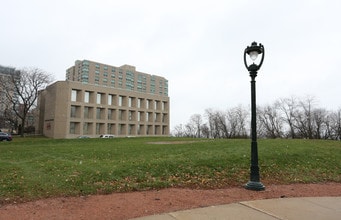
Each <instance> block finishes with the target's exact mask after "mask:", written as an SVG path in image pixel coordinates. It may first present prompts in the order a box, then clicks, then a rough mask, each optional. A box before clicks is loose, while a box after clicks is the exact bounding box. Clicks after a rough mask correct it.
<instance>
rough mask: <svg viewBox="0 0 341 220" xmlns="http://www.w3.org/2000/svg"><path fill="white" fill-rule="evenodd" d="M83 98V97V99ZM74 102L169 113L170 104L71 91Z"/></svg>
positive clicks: (91, 92)
mask: <svg viewBox="0 0 341 220" xmlns="http://www.w3.org/2000/svg"><path fill="white" fill-rule="evenodd" d="M82 96H83V97H82ZM95 97H96V99H95ZM71 101H72V102H84V103H94V104H101V105H114V106H120V107H122V106H124V107H133V108H144V109H154V110H161V111H167V110H168V102H166V101H161V100H152V99H144V98H136V97H130V96H122V95H114V94H106V93H98V92H96V93H95V92H93V91H84V92H83V91H81V90H75V89H73V90H71Z"/></svg>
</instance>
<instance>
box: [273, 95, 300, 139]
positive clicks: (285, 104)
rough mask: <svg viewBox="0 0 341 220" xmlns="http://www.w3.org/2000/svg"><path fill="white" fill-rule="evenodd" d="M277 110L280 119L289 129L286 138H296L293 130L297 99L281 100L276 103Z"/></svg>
mask: <svg viewBox="0 0 341 220" xmlns="http://www.w3.org/2000/svg"><path fill="white" fill-rule="evenodd" d="M276 106H277V108H278V109H279V110H280V111H281V112H282V119H283V120H284V121H285V122H286V123H287V125H288V127H289V132H288V136H289V137H291V138H296V129H295V115H296V111H297V106H298V103H297V98H296V97H293V96H292V97H291V98H281V99H279V101H277V102H276Z"/></svg>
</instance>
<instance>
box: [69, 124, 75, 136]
mask: <svg viewBox="0 0 341 220" xmlns="http://www.w3.org/2000/svg"><path fill="white" fill-rule="evenodd" d="M70 134H76V123H75V122H70Z"/></svg>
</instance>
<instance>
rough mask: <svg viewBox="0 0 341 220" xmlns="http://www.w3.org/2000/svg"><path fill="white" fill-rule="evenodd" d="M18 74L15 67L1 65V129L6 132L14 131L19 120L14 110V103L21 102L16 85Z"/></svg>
mask: <svg viewBox="0 0 341 220" xmlns="http://www.w3.org/2000/svg"><path fill="white" fill-rule="evenodd" d="M18 74H19V71H17V70H16V69H15V68H11V67H5V66H1V65H0V130H3V131H6V132H12V130H13V129H14V128H15V126H16V125H15V123H14V122H15V121H18V119H17V116H16V114H15V113H14V111H13V103H16V102H19V99H18V93H17V92H16V90H15V86H14V83H15V81H16V80H18V79H17V78H16V77H17V75H18Z"/></svg>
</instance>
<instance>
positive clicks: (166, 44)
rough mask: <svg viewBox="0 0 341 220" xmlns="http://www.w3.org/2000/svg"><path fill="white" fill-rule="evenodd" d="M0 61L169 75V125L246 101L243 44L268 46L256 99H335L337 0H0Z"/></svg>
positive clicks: (332, 102) (59, 75)
mask: <svg viewBox="0 0 341 220" xmlns="http://www.w3.org/2000/svg"><path fill="white" fill-rule="evenodd" d="M0 3H1V4H0V5H1V18H0V27H1V34H0V65H3V66H12V67H16V68H23V67H38V68H40V69H43V70H45V71H46V72H48V73H51V74H53V75H54V77H55V79H56V80H64V79H65V70H66V69H67V68H68V67H70V66H72V65H74V62H75V60H83V59H88V60H92V61H97V62H100V63H105V64H109V65H113V66H121V65H123V64H129V65H133V66H135V67H136V69H137V70H138V71H140V72H144V73H149V74H154V75H160V76H163V77H165V78H166V79H168V80H169V96H170V100H171V127H172V128H173V127H174V126H175V125H178V124H181V123H182V124H185V123H187V122H188V120H189V118H190V116H191V115H193V114H196V113H197V114H203V113H204V110H205V109H207V108H213V109H220V110H225V109H227V108H231V107H235V106H238V105H243V106H246V107H248V105H249V104H250V77H249V74H248V72H247V70H246V69H245V66H244V63H243V52H244V49H245V47H246V46H248V45H250V44H251V42H252V41H257V42H259V43H262V44H263V45H264V47H265V52H266V53H265V59H264V63H263V66H262V68H261V70H260V71H259V73H258V76H257V78H256V81H257V104H259V105H265V104H271V103H273V102H274V101H275V100H277V99H279V98H283V97H290V96H292V95H297V96H299V97H304V96H307V95H311V96H315V97H316V99H317V100H318V105H319V106H320V107H323V108H326V109H329V110H336V109H338V108H339V107H341V101H340V100H341V99H340V97H339V96H340V92H341V87H340V83H341V72H340V65H341V64H340V54H341V13H340V11H341V1H340V0H285V1H281V0H277V1H274V0H257V1H255V0H171V1H161V0H120V1H118V0H58V1H55V0H53V1H52V0H51V1H49V0H10V1H8V0H0Z"/></svg>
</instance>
